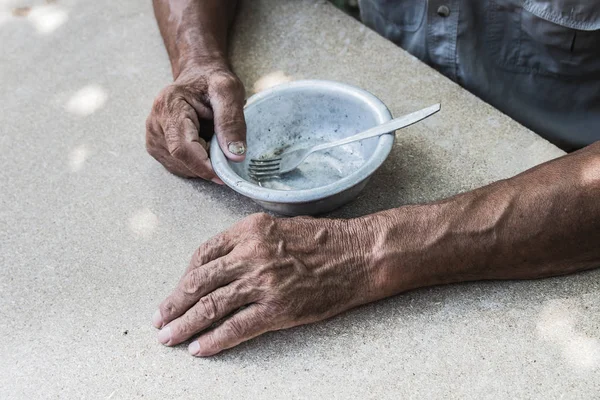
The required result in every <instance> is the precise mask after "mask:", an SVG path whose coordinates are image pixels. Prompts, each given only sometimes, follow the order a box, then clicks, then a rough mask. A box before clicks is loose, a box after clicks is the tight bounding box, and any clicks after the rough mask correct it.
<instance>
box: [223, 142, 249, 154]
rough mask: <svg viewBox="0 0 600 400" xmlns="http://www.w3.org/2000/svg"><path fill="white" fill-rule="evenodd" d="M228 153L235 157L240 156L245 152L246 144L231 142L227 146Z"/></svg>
mask: <svg viewBox="0 0 600 400" xmlns="http://www.w3.org/2000/svg"><path fill="white" fill-rule="evenodd" d="M227 148H228V149H229V152H230V153H231V154H235V155H236V156H241V155H242V154H244V153H245V152H246V144H245V143H244V142H231V143H229V144H228V145H227Z"/></svg>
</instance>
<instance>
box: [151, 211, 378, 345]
mask: <svg viewBox="0 0 600 400" xmlns="http://www.w3.org/2000/svg"><path fill="white" fill-rule="evenodd" d="M375 236H376V235H374V234H373V232H372V229H371V228H370V227H369V226H367V225H366V223H365V222H364V221H363V220H362V219H355V220H328V219H313V218H293V219H277V218H274V217H271V216H268V215H266V214H256V215H252V216H250V217H248V218H246V219H244V220H242V221H241V222H239V223H238V224H236V225H235V226H233V227H232V228H231V229H229V230H227V231H225V232H223V233H221V234H219V235H218V236H216V237H214V238H213V239H211V240H209V241H208V242H206V243H204V244H203V245H202V246H200V248H199V249H198V251H197V252H196V253H195V254H194V256H193V258H192V261H191V263H190V265H189V267H188V269H187V270H186V272H185V274H184V275H183V277H182V279H181V280H180V282H179V284H178V285H177V288H176V289H175V290H174V291H173V293H172V294H171V295H170V296H169V297H168V298H167V299H166V300H164V301H163V302H162V304H161V305H160V307H159V310H158V311H157V312H156V313H155V315H154V317H153V324H154V325H155V326H156V327H157V328H162V329H161V330H160V332H159V334H158V338H159V341H160V342H162V343H163V344H165V345H167V346H173V345H176V344H179V343H182V342H184V341H186V340H187V339H189V338H190V337H192V336H193V335H195V334H197V333H199V332H201V331H203V330H205V329H207V328H210V327H211V325H212V324H213V323H215V322H218V321H221V323H220V325H218V326H217V327H215V328H214V329H212V330H209V331H206V332H204V333H202V334H201V335H200V336H199V337H198V338H197V339H196V340H194V341H193V342H191V344H190V345H189V351H190V353H191V354H193V355H196V356H210V355H213V354H216V353H218V352H220V351H222V350H224V349H228V348H231V347H233V346H236V345H238V344H239V343H241V342H244V341H246V340H249V339H251V338H254V337H256V336H258V335H260V334H262V333H265V332H267V331H273V330H278V329H285V328H289V327H292V326H296V325H301V324H307V323H310V322H315V321H319V320H322V319H325V318H328V317H331V316H333V315H336V314H338V313H340V312H342V311H345V310H347V309H349V308H352V307H355V306H357V305H360V304H364V303H366V302H369V301H373V300H375V299H377V298H380V297H381V295H380V294H378V291H377V290H376V289H375V288H374V284H375V281H376V280H377V279H375V278H374V275H373V273H372V271H371V269H370V266H369V265H368V264H369V261H368V260H369V259H370V256H371V250H372V248H373V243H374V237H375Z"/></svg>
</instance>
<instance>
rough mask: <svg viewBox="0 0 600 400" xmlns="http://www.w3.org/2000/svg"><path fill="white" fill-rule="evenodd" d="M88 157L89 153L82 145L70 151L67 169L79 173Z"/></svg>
mask: <svg viewBox="0 0 600 400" xmlns="http://www.w3.org/2000/svg"><path fill="white" fill-rule="evenodd" d="M89 155H90V152H89V150H88V149H87V147H86V146H85V145H84V144H82V145H81V146H77V147H75V148H74V149H73V150H71V152H70V153H69V168H70V169H71V172H77V171H79V170H80V169H81V167H83V164H84V163H85V160H86V159H87V158H88V156H89Z"/></svg>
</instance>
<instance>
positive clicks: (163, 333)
mask: <svg viewBox="0 0 600 400" xmlns="http://www.w3.org/2000/svg"><path fill="white" fill-rule="evenodd" d="M158 341H159V342H161V343H162V344H167V343H169V342H170V341H171V327H170V326H167V327H166V328H163V329H161V330H160V332H158Z"/></svg>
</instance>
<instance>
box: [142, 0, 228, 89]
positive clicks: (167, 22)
mask: <svg viewBox="0 0 600 400" xmlns="http://www.w3.org/2000/svg"><path fill="white" fill-rule="evenodd" d="M153 4H154V14H155V15H156V20H157V22H158V26H159V29H160V32H161V35H162V37H163V40H164V42H165V46H166V48H167V52H168V53H169V58H170V60H171V67H172V70H173V76H174V78H177V77H178V76H179V74H180V72H181V71H182V70H183V69H185V68H186V67H187V66H188V65H206V64H225V63H227V40H228V31H229V28H230V26H231V23H232V21H233V18H234V16H235V10H236V6H237V0H153Z"/></svg>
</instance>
